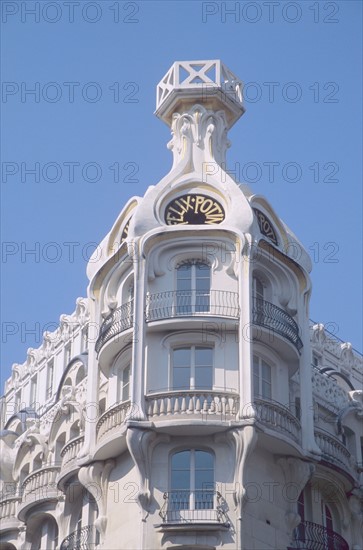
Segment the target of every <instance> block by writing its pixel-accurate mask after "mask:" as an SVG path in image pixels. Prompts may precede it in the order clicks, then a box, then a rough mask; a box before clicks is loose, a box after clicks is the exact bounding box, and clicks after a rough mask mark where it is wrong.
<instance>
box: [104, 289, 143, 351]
mask: <svg viewBox="0 0 363 550" xmlns="http://www.w3.org/2000/svg"><path fill="white" fill-rule="evenodd" d="M133 322H134V300H133V299H132V300H130V301H129V302H126V303H125V304H122V306H120V307H118V308H116V309H115V310H114V311H113V312H112V313H111V314H110V315H109V316H108V317H106V319H105V320H104V321H103V323H102V325H101V328H100V334H99V336H98V338H97V342H96V345H95V350H96V352H97V353H99V351H100V349H101V348H102V347H103V346H104V345H105V344H106V342H108V341H109V340H111V338H113V337H114V336H117V335H118V334H121V333H122V332H124V331H125V330H127V329H128V328H131V327H132V325H133Z"/></svg>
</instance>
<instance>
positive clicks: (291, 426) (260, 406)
mask: <svg viewBox="0 0 363 550" xmlns="http://www.w3.org/2000/svg"><path fill="white" fill-rule="evenodd" d="M253 402H254V405H255V410H256V419H257V420H258V421H259V422H260V423H261V424H262V425H264V426H266V428H269V429H271V430H274V431H275V432H277V433H279V434H283V435H285V436H288V437H289V438H291V439H293V440H294V441H295V442H296V443H299V444H300V440H301V424H300V421H299V420H298V419H297V418H296V416H294V415H293V414H292V413H291V412H290V411H289V409H288V408H286V407H285V406H284V405H282V404H281V403H278V402H277V401H273V400H272V399H264V398H255V399H254V400H253Z"/></svg>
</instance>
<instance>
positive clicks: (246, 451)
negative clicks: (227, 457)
mask: <svg viewBox="0 0 363 550" xmlns="http://www.w3.org/2000/svg"><path fill="white" fill-rule="evenodd" d="M228 437H229V443H230V444H233V445H234V449H235V468H234V479H233V484H234V487H235V491H234V493H233V500H234V503H235V506H236V512H237V519H238V520H239V521H241V520H242V513H243V504H244V500H245V497H246V489H245V477H246V471H245V467H246V461H247V458H248V456H249V455H250V454H251V452H252V451H253V449H254V448H255V446H256V443H257V432H256V429H255V428H254V427H253V426H244V427H243V428H240V429H235V430H231V431H230V432H228Z"/></svg>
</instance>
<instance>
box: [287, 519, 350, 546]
mask: <svg viewBox="0 0 363 550" xmlns="http://www.w3.org/2000/svg"><path fill="white" fill-rule="evenodd" d="M292 548H302V549H304V550H349V545H348V543H347V541H346V540H345V539H343V537H342V536H341V535H339V534H338V533H336V532H335V531H333V530H332V529H328V528H327V527H324V525H319V524H318V523H313V522H312V521H302V522H301V523H300V524H299V525H298V526H297V527H296V529H295V530H294V546H293V547H292ZM292 548H289V550H292Z"/></svg>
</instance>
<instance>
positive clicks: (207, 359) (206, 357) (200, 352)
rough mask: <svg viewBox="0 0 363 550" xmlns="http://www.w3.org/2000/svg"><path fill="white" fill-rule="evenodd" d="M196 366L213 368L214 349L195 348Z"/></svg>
mask: <svg viewBox="0 0 363 550" xmlns="http://www.w3.org/2000/svg"><path fill="white" fill-rule="evenodd" d="M195 364H196V366H207V365H208V366H209V365H210V366H212V365H213V349H212V348H201V347H197V348H195Z"/></svg>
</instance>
